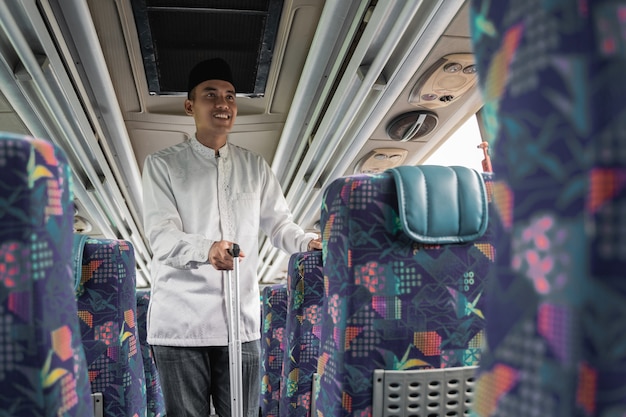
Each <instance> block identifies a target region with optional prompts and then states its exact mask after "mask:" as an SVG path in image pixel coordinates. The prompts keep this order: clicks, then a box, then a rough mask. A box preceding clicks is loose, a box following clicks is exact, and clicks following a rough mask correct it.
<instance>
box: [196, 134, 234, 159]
mask: <svg viewBox="0 0 626 417" xmlns="http://www.w3.org/2000/svg"><path fill="white" fill-rule="evenodd" d="M189 142H190V143H191V148H192V149H193V150H194V151H196V152H198V153H199V154H200V155H202V156H206V157H209V158H215V156H216V155H215V151H214V150H213V149H211V148H209V147H208V146H204V145H203V144H201V143H200V142H199V141H198V138H196V135H193V137H192V138H191V139H190V141H189ZM218 152H219V156H220V158H226V157H227V156H228V142H226V143H225V144H224V146H222V147H221V148H220V149H219V150H218Z"/></svg>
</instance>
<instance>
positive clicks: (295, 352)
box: [279, 251, 324, 417]
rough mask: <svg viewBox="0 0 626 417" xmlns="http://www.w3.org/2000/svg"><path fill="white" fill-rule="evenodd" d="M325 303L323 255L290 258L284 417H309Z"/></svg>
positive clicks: (293, 256) (284, 368)
mask: <svg viewBox="0 0 626 417" xmlns="http://www.w3.org/2000/svg"><path fill="white" fill-rule="evenodd" d="M323 301H324V273H323V271H322V252H321V251H312V252H300V253H295V254H293V255H291V258H290V259H289V264H288V274H287V322H286V323H285V336H284V337H285V349H284V350H285V352H284V357H283V373H282V379H281V385H280V389H281V395H280V408H279V410H280V416H281V417H291V416H302V417H308V416H310V414H309V408H310V404H311V392H312V387H313V374H314V373H315V372H316V370H317V358H318V354H319V336H320V330H321V328H320V319H321V311H322V306H323Z"/></svg>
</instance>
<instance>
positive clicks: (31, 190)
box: [0, 133, 93, 417]
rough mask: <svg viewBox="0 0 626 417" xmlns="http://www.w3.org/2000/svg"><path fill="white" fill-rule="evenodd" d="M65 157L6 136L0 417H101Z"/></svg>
mask: <svg viewBox="0 0 626 417" xmlns="http://www.w3.org/2000/svg"><path fill="white" fill-rule="evenodd" d="M70 185H71V173H70V169H69V166H68V164H67V160H66V158H65V155H64V154H63V152H62V151H61V150H60V149H59V148H57V147H56V146H55V145H53V144H52V143H50V142H47V141H44V140H40V139H34V138H29V137H23V136H17V135H12V134H7V133H0V323H1V324H0V414H2V415H7V416H29V417H31V416H32V417H39V416H42V417H43V416H57V415H59V416H75V417H82V416H93V408H92V401H91V397H90V394H91V391H90V389H89V379H88V376H87V365H86V362H85V356H84V352H83V347H82V344H81V338H80V330H79V325H78V318H77V316H76V301H75V299H74V291H73V283H74V281H73V277H72V272H71V271H72V268H71V265H72V258H71V251H72V229H73V218H74V207H73V197H72V191H71V188H70Z"/></svg>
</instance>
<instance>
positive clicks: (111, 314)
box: [74, 235, 147, 417]
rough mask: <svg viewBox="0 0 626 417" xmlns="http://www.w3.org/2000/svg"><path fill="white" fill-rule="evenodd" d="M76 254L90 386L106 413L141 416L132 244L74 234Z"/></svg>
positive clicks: (143, 396) (143, 405)
mask: <svg viewBox="0 0 626 417" xmlns="http://www.w3.org/2000/svg"><path fill="white" fill-rule="evenodd" d="M81 250H82V254H81ZM74 255H75V258H76V262H75V269H76V272H75V275H76V283H77V287H76V296H77V300H78V316H79V317H80V325H81V334H82V339H83V345H84V347H85V355H86V357H87V364H88V366H89V379H90V382H91V389H92V392H94V393H102V396H103V406H104V414H105V416H116V417H135V416H144V415H146V409H147V407H146V380H145V374H144V369H143V359H142V356H141V346H140V344H139V337H138V336H139V335H138V328H137V300H136V294H135V258H134V252H133V247H132V245H131V244H130V243H129V242H127V241H123V240H116V239H94V238H81V236H78V235H77V236H76V241H75V247H74Z"/></svg>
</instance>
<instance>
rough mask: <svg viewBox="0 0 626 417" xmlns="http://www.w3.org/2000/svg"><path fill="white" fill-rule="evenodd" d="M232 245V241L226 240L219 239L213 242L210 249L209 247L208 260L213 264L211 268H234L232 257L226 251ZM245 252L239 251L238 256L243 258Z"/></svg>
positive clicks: (221, 269) (225, 269)
mask: <svg viewBox="0 0 626 417" xmlns="http://www.w3.org/2000/svg"><path fill="white" fill-rule="evenodd" d="M232 247H233V242H229V241H227V240H220V241H219V242H215V243H213V245H212V246H211V249H209V262H210V263H211V265H213V268H215V269H217V270H219V271H229V270H232V269H233V268H234V263H233V257H232V255H231V254H230V253H229V252H228V250H229V249H231V248H232ZM245 257H246V254H245V253H243V251H240V252H239V258H245Z"/></svg>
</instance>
